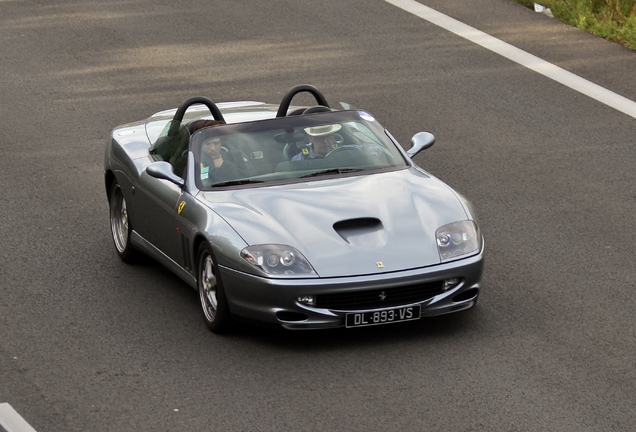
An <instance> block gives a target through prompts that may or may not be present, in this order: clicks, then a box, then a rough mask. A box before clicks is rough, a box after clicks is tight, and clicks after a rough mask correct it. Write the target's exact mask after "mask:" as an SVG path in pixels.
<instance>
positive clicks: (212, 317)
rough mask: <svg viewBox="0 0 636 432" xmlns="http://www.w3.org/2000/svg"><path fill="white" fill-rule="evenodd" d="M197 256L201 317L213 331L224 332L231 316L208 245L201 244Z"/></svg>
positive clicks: (227, 327) (229, 323) (230, 320)
mask: <svg viewBox="0 0 636 432" xmlns="http://www.w3.org/2000/svg"><path fill="white" fill-rule="evenodd" d="M198 257H199V259H198V260H197V262H198V266H197V272H198V278H197V279H198V281H197V285H198V287H199V300H200V302H201V310H202V311H203V319H204V320H205V324H206V325H207V326H208V328H209V329H210V330H212V331H213V332H214V333H218V334H220V333H226V332H227V331H228V330H229V329H230V326H231V322H232V317H231V315H230V309H229V307H228V305H227V301H226V299H225V291H224V290H223V285H222V284H221V279H220V278H219V274H218V267H217V265H216V263H215V262H214V258H213V257H212V252H211V251H210V246H208V245H207V244H206V243H203V244H201V246H200V247H199V254H198Z"/></svg>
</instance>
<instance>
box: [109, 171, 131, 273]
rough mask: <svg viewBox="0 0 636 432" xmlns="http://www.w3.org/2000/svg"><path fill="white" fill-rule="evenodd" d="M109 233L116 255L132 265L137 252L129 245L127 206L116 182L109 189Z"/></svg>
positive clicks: (129, 231)
mask: <svg viewBox="0 0 636 432" xmlns="http://www.w3.org/2000/svg"><path fill="white" fill-rule="evenodd" d="M109 198H110V199H109V200H108V202H109V205H110V233H111V236H112V238H113V243H114V244H115V250H116V251H117V255H119V258H121V260H122V261H124V262H126V263H132V262H134V261H135V260H136V258H137V257H138V252H137V251H136V250H135V249H133V246H132V244H131V243H130V233H132V224H131V223H130V220H129V219H128V206H127V205H126V199H125V198H124V194H123V191H122V189H121V186H120V185H119V183H117V180H115V181H113V184H112V186H111V187H110V197H109Z"/></svg>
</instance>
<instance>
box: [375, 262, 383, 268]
mask: <svg viewBox="0 0 636 432" xmlns="http://www.w3.org/2000/svg"><path fill="white" fill-rule="evenodd" d="M375 264H376V265H377V266H378V268H384V264H382V261H378V262H377V263H375Z"/></svg>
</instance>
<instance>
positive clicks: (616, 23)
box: [515, 0, 636, 50]
mask: <svg viewBox="0 0 636 432" xmlns="http://www.w3.org/2000/svg"><path fill="white" fill-rule="evenodd" d="M515 1H516V2H517V3H521V4H524V5H526V6H528V7H533V6H534V3H539V4H540V5H542V6H545V7H548V8H550V10H551V11H552V14H553V15H554V17H555V18H557V19H559V20H560V21H563V22H565V23H567V24H570V25H572V26H574V27H577V28H580V29H581V30H585V31H588V32H590V33H592V34H595V35H597V36H600V37H602V38H605V39H609V40H613V41H616V42H618V43H621V44H623V45H625V46H627V47H629V48H631V49H633V50H636V0H537V1H536V2H535V1H529V0H515Z"/></svg>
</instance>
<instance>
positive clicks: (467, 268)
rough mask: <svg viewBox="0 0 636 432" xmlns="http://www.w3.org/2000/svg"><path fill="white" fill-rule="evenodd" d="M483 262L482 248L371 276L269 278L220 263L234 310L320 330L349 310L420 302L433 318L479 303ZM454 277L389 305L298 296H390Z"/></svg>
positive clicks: (339, 320)
mask: <svg viewBox="0 0 636 432" xmlns="http://www.w3.org/2000/svg"><path fill="white" fill-rule="evenodd" d="M483 267H484V252H483V249H482V251H481V252H480V253H479V254H478V255H474V256H471V257H468V258H465V259H462V260H458V261H453V262H450V263H445V264H439V265H435V266H431V267H424V268H419V269H414V270H406V271H401V272H393V273H384V274H375V275H368V276H355V277H340V278H316V279H269V278H263V277H258V276H254V275H250V274H247V273H243V272H239V271H236V270H233V269H230V268H227V267H220V269H219V270H220V276H221V280H222V282H223V286H224V288H225V295H226V298H227V300H228V305H229V308H230V311H231V312H232V314H233V315H236V316H238V317H241V318H245V319H248V320H251V321H259V322H262V323H268V324H275V325H279V326H282V327H284V328H287V329H318V328H335V327H344V326H345V319H346V315H347V314H348V313H361V312H370V311H381V310H385V309H388V308H395V307H402V306H410V305H420V307H421V313H420V316H421V317H425V316H427V317H428V316H436V315H443V314H448V313H452V312H459V311H462V310H466V309H470V308H471V307H473V306H474V305H475V304H476V302H477V298H478V296H479V293H480V290H481V275H482V272H483ZM451 279H459V283H458V284H456V285H454V286H452V287H451V288H449V289H447V290H440V291H437V292H436V291H432V292H431V293H430V294H422V295H421V296H420V299H419V300H414V299H413V297H412V296H411V297H410V298H408V299H407V300H406V301H405V302H404V303H399V301H398V303H395V302H393V303H387V304H386V305H384V304H383V303H382V302H383V300H378V301H377V302H374V303H372V305H371V306H367V307H360V308H357V306H355V304H352V305H346V306H343V305H342V304H340V305H339V306H336V307H318V306H310V305H307V304H304V303H300V302H299V301H298V298H299V297H303V296H318V297H320V296H324V295H336V296H337V295H338V294H342V293H349V294H351V293H353V294H366V297H367V298H368V297H369V295H371V296H373V295H375V293H376V291H377V292H379V293H381V294H382V296H383V297H387V298H388V299H390V298H391V296H392V292H395V291H396V290H401V291H400V292H403V291H404V288H405V287H406V288H409V291H410V292H411V293H412V292H413V290H415V291H417V290H418V287H420V286H422V287H424V286H429V287H430V286H431V285H435V283H437V282H442V281H447V280H451ZM439 285H440V286H441V284H439ZM392 290H394V291H392ZM416 297H417V296H416ZM318 303H319V304H320V302H318Z"/></svg>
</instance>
